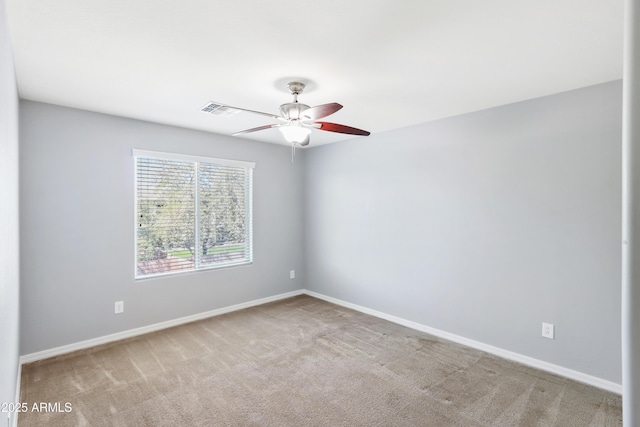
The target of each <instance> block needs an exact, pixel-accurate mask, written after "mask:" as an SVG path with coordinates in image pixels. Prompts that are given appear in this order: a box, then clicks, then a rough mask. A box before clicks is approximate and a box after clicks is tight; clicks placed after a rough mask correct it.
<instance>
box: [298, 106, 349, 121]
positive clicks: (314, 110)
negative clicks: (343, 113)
mask: <svg viewBox="0 0 640 427" xmlns="http://www.w3.org/2000/svg"><path fill="white" fill-rule="evenodd" d="M341 108H342V105H340V104H338V103H337V102H332V103H330V104H322V105H316V106H315V107H311V108H307V109H306V110H304V111H303V112H302V114H301V116H302V117H301V119H302V120H318V119H321V118H323V117H327V116H329V115H331V114H333V113H335V112H336V111H338V110H340V109H341Z"/></svg>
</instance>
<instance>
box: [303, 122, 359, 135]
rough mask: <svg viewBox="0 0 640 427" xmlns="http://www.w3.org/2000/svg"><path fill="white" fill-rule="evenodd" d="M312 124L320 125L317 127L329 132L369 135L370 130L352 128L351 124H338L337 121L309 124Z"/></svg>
mask: <svg viewBox="0 0 640 427" xmlns="http://www.w3.org/2000/svg"><path fill="white" fill-rule="evenodd" d="M313 125H320V127H319V128H318V129H320V130H326V131H329V132H338V133H348V134H350V135H364V136H367V135H371V132H369V131H366V130H362V129H358V128H352V127H351V126H345V125H339V124H337V123H328V122H315V123H311V126H313Z"/></svg>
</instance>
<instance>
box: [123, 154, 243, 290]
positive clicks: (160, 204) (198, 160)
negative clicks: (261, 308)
mask: <svg viewBox="0 0 640 427" xmlns="http://www.w3.org/2000/svg"><path fill="white" fill-rule="evenodd" d="M133 156H134V158H135V168H136V178H135V185H136V189H135V194H136V251H135V252H136V278H142V277H148V276H154V275H159V274H169V273H177V272H184V271H193V270H202V269H208V268H217V267H227V266H232V265H241V264H249V263H251V262H252V244H251V189H252V175H253V173H252V172H253V167H254V164H253V163H250V162H241V161H236V160H223V159H212V158H206V157H196V156H186V155H179V154H168V153H158V152H153V151H141V150H133Z"/></svg>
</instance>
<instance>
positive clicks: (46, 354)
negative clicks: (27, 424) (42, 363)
mask: <svg viewBox="0 0 640 427" xmlns="http://www.w3.org/2000/svg"><path fill="white" fill-rule="evenodd" d="M303 293H304V290H302V289H301V290H297V291H292V292H287V293H284V294H279V295H274V296H271V297H266V298H260V299H256V300H253V301H248V302H243V303H241V304H235V305H230V306H228V307H222V308H218V309H215V310H210V311H206V312H204V313H198V314H193V315H191V316H185V317H180V318H178V319H173V320H167V321H166V322H160V323H155V324H153V325H148V326H143V327H141V328H136V329H129V330H128V331H122V332H118V333H115V334H111V335H105V336H102V337H98V338H92V339H89V340H86V341H80V342H77V343H73V344H69V345H63V346H61V347H55V348H51V349H49V350H43V351H38V352H36V353H30V354H25V355H24V356H20V366H22V364H24V363H30V362H35V361H36V360H42V359H48V358H50V357H55V356H60V355H62V354H66V353H71V352H73V351H77V350H83V349H85V348H90V347H95V346H97V345H101V344H107V343H110V342H113V341H119V340H123V339H125V338H131V337H135V336H138V335H142V334H147V333H149V332H155V331H159V330H161V329H166V328H171V327H173V326H178V325H182V324H185V323H190V322H195V321H196V320H201V319H206V318H207V317H213V316H219V315H221V314H225V313H230V312H232V311H238V310H242V309H244V308H249V307H254V306H256V305H262V304H266V303H269V302H273V301H278V300H281V299H285V298H291V297H294V296H297V295H302V294H303ZM16 402H17V401H16Z"/></svg>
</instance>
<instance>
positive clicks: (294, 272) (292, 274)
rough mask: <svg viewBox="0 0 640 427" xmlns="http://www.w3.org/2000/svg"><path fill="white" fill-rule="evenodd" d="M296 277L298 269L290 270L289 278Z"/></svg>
mask: <svg viewBox="0 0 640 427" xmlns="http://www.w3.org/2000/svg"><path fill="white" fill-rule="evenodd" d="M295 278H296V271H295V270H291V271H290V272H289V279H295Z"/></svg>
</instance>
